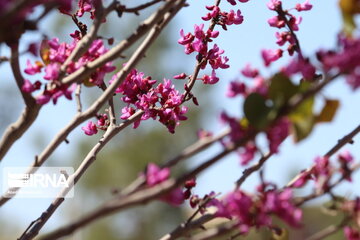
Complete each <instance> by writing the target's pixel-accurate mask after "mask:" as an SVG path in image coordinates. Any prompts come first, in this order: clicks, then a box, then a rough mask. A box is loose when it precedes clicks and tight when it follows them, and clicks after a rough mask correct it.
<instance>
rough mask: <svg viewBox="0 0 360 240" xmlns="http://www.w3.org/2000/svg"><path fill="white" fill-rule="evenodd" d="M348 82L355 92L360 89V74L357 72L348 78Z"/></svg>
mask: <svg viewBox="0 0 360 240" xmlns="http://www.w3.org/2000/svg"><path fill="white" fill-rule="evenodd" d="M346 82H347V83H348V84H349V85H350V87H351V88H352V89H353V90H356V89H358V88H359V87H360V73H359V72H357V71H356V70H355V71H353V72H352V73H350V74H349V75H347V76H346Z"/></svg>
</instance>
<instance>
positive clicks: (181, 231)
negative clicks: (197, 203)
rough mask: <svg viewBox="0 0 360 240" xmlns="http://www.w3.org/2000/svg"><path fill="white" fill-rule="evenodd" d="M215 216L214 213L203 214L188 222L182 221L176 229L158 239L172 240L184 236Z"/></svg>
mask: <svg viewBox="0 0 360 240" xmlns="http://www.w3.org/2000/svg"><path fill="white" fill-rule="evenodd" d="M214 218H215V215H214V214H205V215H203V216H201V217H200V218H198V219H196V220H194V221H191V222H189V223H182V224H181V225H180V226H178V227H177V228H176V229H174V230H173V231H172V232H171V233H168V234H166V235H165V236H163V237H162V238H160V240H173V239H177V238H178V237H181V236H184V235H187V234H189V232H190V231H191V230H193V229H197V228H201V227H202V226H203V224H205V223H207V222H210V221H211V220H213V219H214Z"/></svg>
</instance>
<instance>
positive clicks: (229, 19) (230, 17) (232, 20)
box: [225, 10, 244, 25]
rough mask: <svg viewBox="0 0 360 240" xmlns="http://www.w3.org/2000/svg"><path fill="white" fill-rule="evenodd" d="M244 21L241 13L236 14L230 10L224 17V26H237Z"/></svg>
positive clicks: (238, 11)
mask: <svg viewBox="0 0 360 240" xmlns="http://www.w3.org/2000/svg"><path fill="white" fill-rule="evenodd" d="M243 21H244V16H242V15H241V11H240V10H237V11H236V13H235V12H234V10H230V12H228V13H227V15H226V20H225V24H226V25H232V24H235V25H239V24H241V23H242V22H243Z"/></svg>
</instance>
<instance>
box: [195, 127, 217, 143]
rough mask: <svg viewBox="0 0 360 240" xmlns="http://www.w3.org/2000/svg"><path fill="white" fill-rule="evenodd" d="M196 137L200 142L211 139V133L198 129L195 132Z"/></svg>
mask: <svg viewBox="0 0 360 240" xmlns="http://www.w3.org/2000/svg"><path fill="white" fill-rule="evenodd" d="M196 135H197V137H198V139H199V140H201V139H204V138H208V137H212V136H213V133H212V132H209V131H206V130H204V129H199V130H198V131H197V134H196Z"/></svg>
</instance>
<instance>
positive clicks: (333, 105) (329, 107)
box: [315, 99, 340, 123]
mask: <svg viewBox="0 0 360 240" xmlns="http://www.w3.org/2000/svg"><path fill="white" fill-rule="evenodd" d="M339 105H340V102H339V101H338V100H334V99H326V102H325V105H324V107H323V109H322V110H321V112H320V114H319V115H317V116H316V118H315V122H316V123H319V122H331V121H332V120H333V118H334V116H335V114H336V111H337V109H338V108H339Z"/></svg>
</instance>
